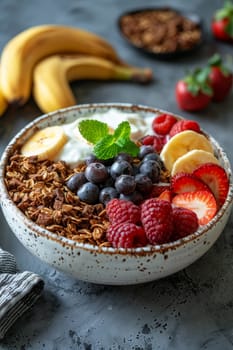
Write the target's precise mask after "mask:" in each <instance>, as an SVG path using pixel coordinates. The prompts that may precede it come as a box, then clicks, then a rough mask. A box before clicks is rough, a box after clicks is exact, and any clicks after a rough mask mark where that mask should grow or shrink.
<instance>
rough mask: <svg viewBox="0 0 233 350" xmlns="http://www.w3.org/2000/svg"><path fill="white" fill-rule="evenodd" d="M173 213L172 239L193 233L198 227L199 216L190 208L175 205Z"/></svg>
mask: <svg viewBox="0 0 233 350" xmlns="http://www.w3.org/2000/svg"><path fill="white" fill-rule="evenodd" d="M172 215H173V226H174V229H173V234H172V237H171V238H172V240H173V241H175V240H177V239H179V238H183V237H185V236H188V235H191V234H192V233H194V232H195V231H196V230H197V229H198V218H197V215H196V213H194V211H192V210H190V209H186V208H181V207H174V208H173V210H172Z"/></svg>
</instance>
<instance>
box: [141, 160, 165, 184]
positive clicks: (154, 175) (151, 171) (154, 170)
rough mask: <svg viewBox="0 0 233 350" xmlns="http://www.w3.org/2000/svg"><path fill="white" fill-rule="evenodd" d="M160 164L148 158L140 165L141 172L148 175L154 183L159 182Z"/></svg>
mask: <svg viewBox="0 0 233 350" xmlns="http://www.w3.org/2000/svg"><path fill="white" fill-rule="evenodd" d="M160 171H161V168H160V165H159V163H158V162H156V161H155V160H147V161H145V162H142V164H141V165H140V173H141V174H143V175H146V176H148V177H149V178H150V179H151V181H152V182H153V183H156V182H159V178H160Z"/></svg>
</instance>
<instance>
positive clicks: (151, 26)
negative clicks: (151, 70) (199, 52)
mask: <svg viewBox="0 0 233 350" xmlns="http://www.w3.org/2000/svg"><path fill="white" fill-rule="evenodd" d="M120 25H121V30H122V32H123V33H124V35H125V36H126V37H127V38H128V39H129V40H131V41H132V43H134V44H135V45H136V46H138V47H142V48H145V49H148V50H150V51H152V52H154V53H169V52H174V51H179V50H189V49H192V48H193V47H194V46H195V45H197V44H198V43H199V42H200V41H201V29H200V26H199V25H198V24H197V23H194V22H193V21H191V20H190V19H189V18H186V17H184V16H182V15H181V14H179V13H178V12H176V11H172V10H169V9H164V10H162V9H161V10H148V11H141V12H140V11H139V12H135V13H130V14H127V15H125V16H123V17H122V18H121V23H120Z"/></svg>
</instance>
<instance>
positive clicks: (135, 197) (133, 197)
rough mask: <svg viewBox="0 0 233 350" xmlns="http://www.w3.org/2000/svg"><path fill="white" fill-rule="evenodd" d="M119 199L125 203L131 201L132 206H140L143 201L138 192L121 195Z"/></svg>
mask: <svg viewBox="0 0 233 350" xmlns="http://www.w3.org/2000/svg"><path fill="white" fill-rule="evenodd" d="M119 198H120V199H124V200H126V201H131V202H133V203H134V204H141V203H142V201H143V199H144V198H143V195H142V194H141V193H140V192H138V191H134V192H133V193H130V194H123V193H121V194H120V197H119Z"/></svg>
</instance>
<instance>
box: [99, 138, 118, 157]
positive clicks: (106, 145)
mask: <svg viewBox="0 0 233 350" xmlns="http://www.w3.org/2000/svg"><path fill="white" fill-rule="evenodd" d="M120 151H121V147H120V146H118V145H117V144H116V143H115V140H114V137H113V135H107V136H105V137H104V138H102V139H101V140H99V141H98V142H97V143H96V144H95V146H94V149H93V153H94V154H95V156H96V157H97V158H99V159H103V160H105V159H109V158H113V157H115V156H116V155H117V154H118V153H119V152H120Z"/></svg>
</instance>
